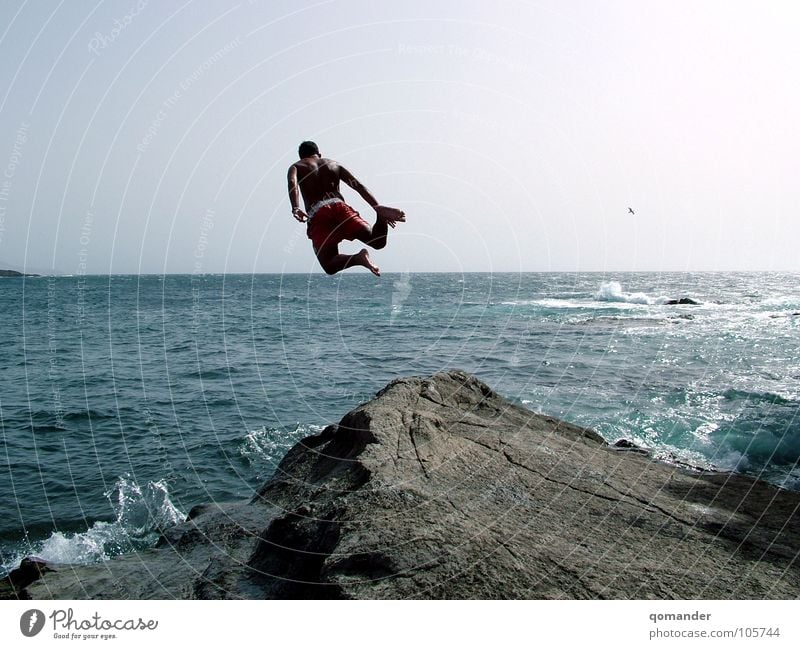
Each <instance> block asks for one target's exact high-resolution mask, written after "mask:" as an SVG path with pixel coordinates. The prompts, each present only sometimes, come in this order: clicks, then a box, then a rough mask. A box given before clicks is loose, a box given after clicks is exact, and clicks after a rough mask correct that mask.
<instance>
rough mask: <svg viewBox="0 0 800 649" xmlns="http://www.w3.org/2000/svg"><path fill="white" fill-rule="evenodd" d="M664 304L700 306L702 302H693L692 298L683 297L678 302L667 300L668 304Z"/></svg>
mask: <svg viewBox="0 0 800 649" xmlns="http://www.w3.org/2000/svg"><path fill="white" fill-rule="evenodd" d="M664 304H694V305H698V304H700V302H696V301H695V300H693V299H692V298H690V297H682V298H680V299H678V300H667V301H666V302H664Z"/></svg>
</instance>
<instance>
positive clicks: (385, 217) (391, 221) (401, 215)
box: [375, 205, 406, 228]
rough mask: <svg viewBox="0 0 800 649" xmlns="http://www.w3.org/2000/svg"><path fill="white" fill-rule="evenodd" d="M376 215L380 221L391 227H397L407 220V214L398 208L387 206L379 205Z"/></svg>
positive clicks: (376, 208)
mask: <svg viewBox="0 0 800 649" xmlns="http://www.w3.org/2000/svg"><path fill="white" fill-rule="evenodd" d="M375 214H376V215H377V216H378V219H379V220H381V221H383V222H384V223H386V225H388V226H389V227H392V228H393V227H395V224H396V223H397V222H398V221H399V222H403V221H405V220H406V213H405V212H403V211H402V210H398V209H397V208H396V207H386V205H377V206H376V207H375Z"/></svg>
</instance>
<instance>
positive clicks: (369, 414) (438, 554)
mask: <svg viewBox="0 0 800 649" xmlns="http://www.w3.org/2000/svg"><path fill="white" fill-rule="evenodd" d="M798 506H800V494H798V493H795V492H789V491H783V490H779V489H777V488H775V487H773V486H771V485H769V484H766V483H764V482H760V481H757V480H753V479H751V478H747V477H744V476H740V475H730V474H718V473H707V472H705V473H704V472H699V471H688V470H686V469H685V468H680V467H677V466H672V465H666V464H663V463H659V462H656V461H654V460H652V459H651V458H650V457H648V456H646V455H643V454H642V453H638V452H630V449H626V448H624V447H622V448H614V447H610V446H608V445H607V444H606V443H605V442H604V441H603V440H602V438H600V436H599V435H597V434H596V433H594V432H592V431H590V430H586V429H582V428H578V427H576V426H572V425H570V424H566V423H564V422H561V421H558V420H556V419H553V418H550V417H544V416H541V415H537V414H534V413H532V412H529V411H527V410H525V409H523V408H520V407H518V406H516V405H514V404H512V403H510V402H509V401H507V400H505V399H503V398H501V397H499V396H498V395H497V394H495V393H494V392H492V390H490V389H489V388H488V387H487V386H486V385H484V384H483V383H481V382H480V381H478V380H477V379H476V378H474V377H473V376H470V375H468V374H465V373H463V372H448V373H441V374H437V375H435V376H433V377H430V378H407V379H400V380H397V381H394V382H392V383H391V384H389V385H388V386H387V387H386V388H385V389H383V390H382V391H381V392H379V393H378V395H377V397H376V398H375V399H374V400H372V401H370V402H369V403H367V404H364V405H362V406H360V407H358V408H356V409H355V410H353V411H352V412H350V413H349V414H347V415H346V416H345V417H344V418H343V419H342V421H341V422H340V423H339V424H338V425H336V426H329V427H328V428H326V429H325V430H324V431H323V432H322V433H321V434H319V435H317V436H313V437H308V438H306V439H304V440H303V441H302V442H300V443H299V444H297V445H296V446H295V447H294V448H293V449H292V450H291V451H290V452H289V453H288V455H287V456H286V458H285V459H284V460H283V462H282V463H281V464H280V467H279V468H278V471H277V473H276V475H275V477H274V478H273V479H272V480H270V481H269V482H268V483H267V484H265V485H264V486H263V487H262V488H261V490H260V491H259V493H258V494H257V495H256V497H255V498H254V499H253V500H252V501H251V502H249V503H238V504H235V505H214V506H207V507H202V508H196V509H195V510H194V511H193V512H192V514H191V517H190V520H189V521H187V522H186V523H184V524H182V525H179V526H177V527H176V528H174V529H172V530H170V531H169V532H168V533H167V534H165V536H164V538H163V539H162V540H161V542H160V544H159V547H157V548H154V549H152V550H148V551H146V552H141V553H138V554H133V555H127V556H121V557H117V558H116V559H113V560H111V561H108V562H106V563H105V564H102V565H95V566H69V567H66V566H51V568H52V569H53V571H52V572H45V573H44V574H43V575H42V577H41V578H40V579H39V580H38V581H36V582H35V583H34V584H32V585H30V586H28V587H27V589H26V590H25V591H24V592H23V593H21V594H22V595H28V596H32V597H34V598H48V597H55V598H86V597H99V598H127V597H131V598H149V597H153V598H171V597H179V598H259V597H267V598H317V597H329V598H570V599H572V598H622V599H634V598H636V599H639V598H665V599H670V598H699V599H718V598H787V599H788V598H796V597H798V595H800V578H799V577H800V575H798V572H799V571H800V566H798V563H799V562H798V561H797V558H798V550H799V549H800V529H798V518H797V511H798Z"/></svg>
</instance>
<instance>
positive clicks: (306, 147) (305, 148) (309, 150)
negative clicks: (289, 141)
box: [297, 140, 319, 158]
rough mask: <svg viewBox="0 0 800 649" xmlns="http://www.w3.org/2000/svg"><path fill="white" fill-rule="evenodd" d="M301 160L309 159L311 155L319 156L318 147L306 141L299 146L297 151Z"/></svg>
mask: <svg viewBox="0 0 800 649" xmlns="http://www.w3.org/2000/svg"><path fill="white" fill-rule="evenodd" d="M297 152H298V153H299V154H300V157H301V158H310V157H311V156H312V155H319V147H318V146H317V145H316V144H315V143H314V142H312V141H311V140H306V141H305V142H303V143H302V144H300V148H299V149H298V150H297Z"/></svg>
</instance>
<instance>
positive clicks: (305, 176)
mask: <svg viewBox="0 0 800 649" xmlns="http://www.w3.org/2000/svg"><path fill="white" fill-rule="evenodd" d="M299 154H300V160H298V161H297V162H295V163H294V164H293V165H292V166H291V167H289V200H290V201H291V203H292V216H294V218H296V219H297V220H298V221H300V223H306V222H307V223H308V230H307V233H308V238H309V239H311V243H312V245H313V246H314V253H315V254H316V255H317V259H318V260H319V263H320V265H321V266H322V269H323V270H324V271H325V272H326V273H328V274H329V275H333V274H334V273H338V272H339V271H340V270H344V269H345V268H350V267H351V266H363V267H364V268H367V269H369V270H370V271H371V272H372V273H373V274H375V275H378V276H380V274H381V273H380V270H379V269H378V267H377V266H376V265H375V264H373V263H372V260H371V259H370V258H369V253H368V252H367V249H366V248H363V249H362V250H361V252H359V253H357V254H355V255H342V254H339V243H341V242H342V241H343V240H344V239H348V240H350V241H352V240H353V239H358V240H359V241H362V242H363V243H365V244H367V245H368V246H370V247H372V248H375V249H376V250H380V249H381V248H383V247H385V246H386V234H387V233H388V232H389V228H390V227H391V228H393V227H395V226H396V224H397V222H399V221H405V220H406V215H405V212H402V211H401V210H398V209H396V208H394V207H386V206H385V205H379V204H378V201H377V200H375V197H374V196H373V195H372V194H370V192H369V190H368V189H367V188H366V187H364V185H362V184H361V183H360V182H359V181H358V180H357V179H356V177H355V176H353V174H351V173H350V172H349V171H348V170H347V169H345V168H344V167H343V166H342V165H340V164H339V163H338V162H336V161H334V160H330V159H329V158H323V157H322V156H321V155H320V153H319V148H318V147H317V145H316V144H314V143H313V142H303V143H302V144H301V145H300V150H299ZM340 180H341V181H344V182H345V183H346V184H347V185H350V187H352V188H353V189H355V190H356V191H357V192H358V193H359V194H360V195H361V198H363V199H364V200H365V201H367V203H369V204H370V205H371V206H372V207H373V208H374V209H375V214H376V216H377V219H376V221H375V225H373V226H372V227H370V225H369V223H367V222H366V221H365V220H364V219H362V218H361V217H360V216H359V215H358V212H356V211H355V210H354V209H353V208H352V207H350V206H349V205H348V204H347V203H345V202H344V198H343V197H342V195H341V193H340V192H339V181H340ZM300 194H302V195H303V203H304V204H305V208H306V211H305V212H304V211H303V210H301V209H300Z"/></svg>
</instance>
